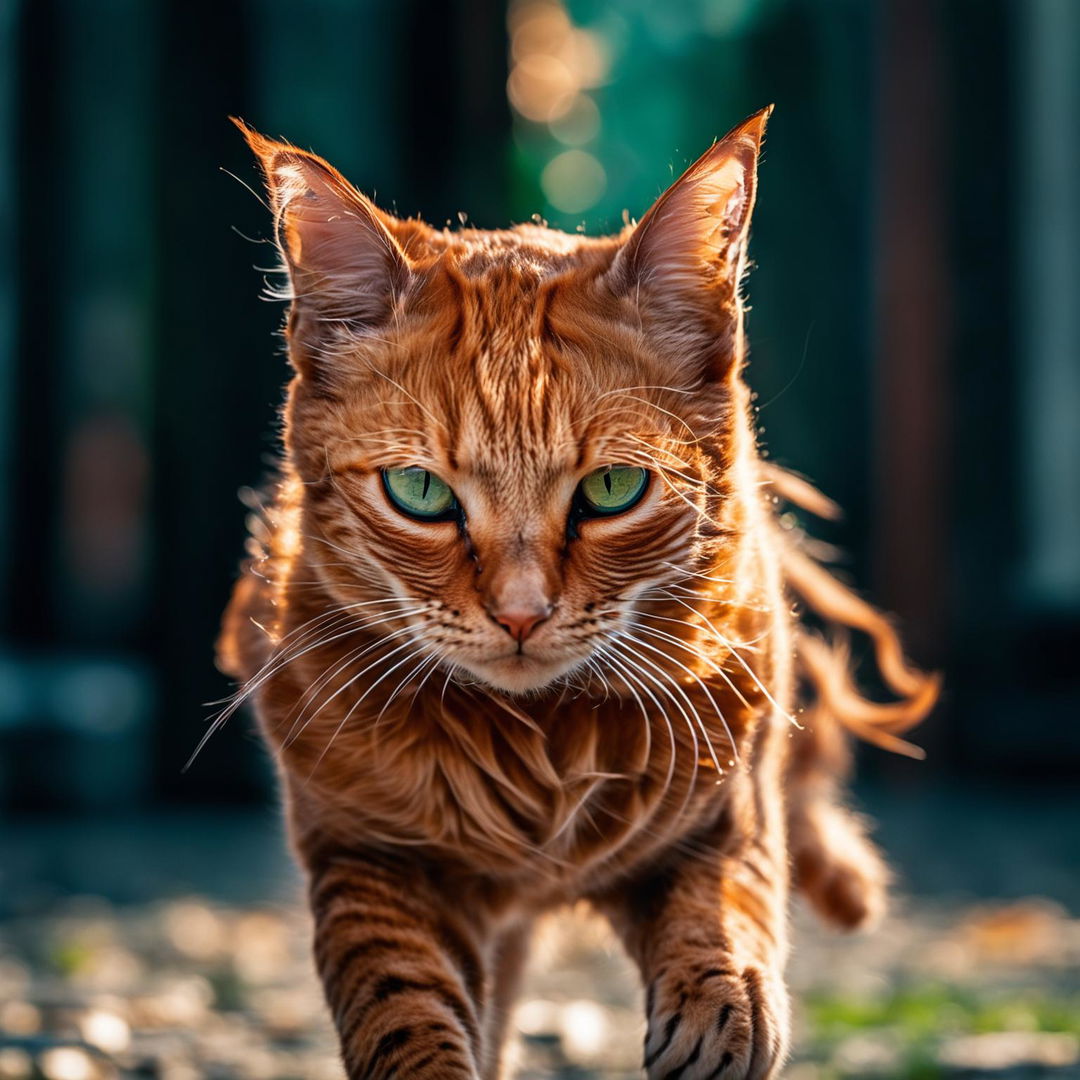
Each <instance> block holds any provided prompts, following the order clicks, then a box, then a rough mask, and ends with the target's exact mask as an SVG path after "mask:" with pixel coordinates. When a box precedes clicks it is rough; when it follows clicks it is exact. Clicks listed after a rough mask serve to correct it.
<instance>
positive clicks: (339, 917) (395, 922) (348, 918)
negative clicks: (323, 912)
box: [319, 908, 413, 940]
mask: <svg viewBox="0 0 1080 1080" xmlns="http://www.w3.org/2000/svg"><path fill="white" fill-rule="evenodd" d="M343 923H344V924H346V925H347V924H349V923H357V924H359V925H361V926H364V927H375V926H379V927H383V928H385V929H388V930H404V929H407V928H410V927H412V926H413V924H412V923H410V922H409V920H408V919H403V918H401V917H400V916H397V917H395V913H390V914H383V913H381V912H378V913H373V912H372V911H371V910H370V909H368V908H343V909H342V910H341V911H335V912H334V914H333V915H327V916H326V917H325V918H324V919H322V921H321V922H320V923H319V933H320V934H327V933H328V932H329V930H330V928H331V927H334V929H335V931H337V932H338V933H340V931H341V930H342V929H343V927H342V924H343ZM338 940H340V939H338Z"/></svg>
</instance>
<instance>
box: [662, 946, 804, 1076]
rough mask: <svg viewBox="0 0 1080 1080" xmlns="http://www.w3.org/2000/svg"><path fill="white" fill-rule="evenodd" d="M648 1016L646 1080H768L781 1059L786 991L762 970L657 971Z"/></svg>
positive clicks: (718, 966)
mask: <svg viewBox="0 0 1080 1080" xmlns="http://www.w3.org/2000/svg"><path fill="white" fill-rule="evenodd" d="M647 1012H648V1030H647V1032H646V1035H645V1061H644V1066H645V1070H646V1072H647V1073H648V1076H649V1080H766V1078H768V1077H771V1076H773V1075H775V1074H776V1072H777V1071H778V1070H779V1068H780V1066H781V1065H782V1064H783V1061H784V1058H785V1057H786V1055H787V1043H788V997H787V991H786V990H785V988H784V986H783V984H782V982H781V981H780V979H779V978H777V977H776V976H774V975H771V974H768V973H767V972H765V971H763V970H761V969H760V968H756V967H748V968H746V969H744V970H743V971H741V972H740V971H736V970H735V969H734V968H731V967H729V966H725V965H724V964H716V965H715V966H706V965H700V966H699V967H698V968H696V969H691V970H687V969H680V970H679V971H671V972H663V971H662V972H661V973H660V974H659V975H658V976H657V977H656V978H655V979H654V980H653V982H652V983H651V985H650V986H649V991H648V1001H647Z"/></svg>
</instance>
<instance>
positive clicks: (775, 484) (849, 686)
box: [765, 465, 941, 758]
mask: <svg viewBox="0 0 1080 1080" xmlns="http://www.w3.org/2000/svg"><path fill="white" fill-rule="evenodd" d="M765 479H766V482H767V484H768V485H769V486H770V487H771V488H772V490H773V491H774V492H775V493H776V494H777V495H779V496H780V497H781V498H783V499H786V500H787V501H788V502H790V503H792V504H793V505H795V506H798V507H800V508H802V509H804V510H807V511H808V512H810V513H813V514H816V515H817V516H819V517H825V518H835V517H837V516H838V514H839V510H838V508H837V507H836V504H835V503H833V502H832V501H831V500H829V499H827V498H826V497H825V496H824V495H822V494H821V493H820V492H819V491H818V490H817V489H816V488H815V487H813V486H812V485H811V484H809V483H807V482H806V481H805V480H803V479H802V478H801V477H798V476H796V475H795V474H794V473H790V472H788V471H787V470H785V469H781V468H779V467H778V466H776V465H766V466H765ZM783 569H784V577H785V580H786V582H787V585H788V588H789V590H790V591H791V592H792V594H794V596H795V597H796V598H797V599H798V600H800V601H801V602H802V603H803V604H805V606H806V607H807V609H809V610H810V611H812V612H813V613H814V614H815V615H817V616H818V617H819V618H820V619H821V620H822V621H823V622H824V623H825V624H826V626H827V627H829V628H830V631H831V632H830V634H829V636H827V637H826V636H824V635H820V634H818V633H815V632H814V631H813V630H811V629H809V628H807V627H805V626H803V627H800V628H799V630H798V633H797V636H796V642H795V649H796V657H797V660H798V665H799V670H800V672H801V674H802V675H803V677H804V678H805V680H806V682H807V684H808V685H809V687H810V688H811V690H812V692H813V694H814V697H815V699H816V706H817V707H818V708H820V709H822V710H823V711H825V712H827V713H829V714H830V715H831V716H833V717H834V718H835V719H836V720H837V721H838V722H839V723H841V724H842V725H843V726H844V727H845V728H847V729H848V730H849V731H851V732H852V733H853V734H855V735H858V736H859V737H860V738H862V739H865V740H866V741H867V742H872V743H875V744H876V745H878V746H881V747H884V748H885V749H887V750H892V751H893V752H895V753H898V754H905V755H907V756H908V757H915V758H921V757H923V756H924V755H923V751H922V750H921V749H920V748H919V747H917V746H914V745H912V744H911V743H909V742H907V741H906V740H904V739H902V738H900V736H901V735H902V734H903V733H904V732H906V731H908V730H910V729H911V728H913V727H914V726H915V725H916V724H918V723H919V722H920V721H921V720H923V719H924V718H925V717H926V715H927V714H928V713H929V712H930V710H931V709H932V708H933V707H934V704H935V702H936V701H937V699H938V696H939V694H940V691H941V678H940V676H939V675H938V674H936V673H929V674H928V673H926V672H923V671H920V670H918V669H917V668H914V667H912V666H911V665H910V664H909V663H908V661H907V660H906V659H905V657H904V650H903V647H902V645H901V644H900V638H899V636H898V635H897V633H896V630H895V629H894V628H893V627H892V625H891V624H890V623H889V621H888V619H887V618H886V617H885V616H884V615H883V614H882V613H881V612H880V611H878V610H877V609H876V608H873V607H871V606H870V605H869V604H868V603H866V601H864V600H862V599H860V598H859V597H858V596H857V595H856V594H855V593H854V592H853V591H852V590H851V589H849V588H848V587H847V586H845V585H844V584H842V583H841V582H840V581H838V580H837V579H836V578H835V577H833V576H832V574H830V573H829V572H828V570H826V569H825V567H823V566H822V565H821V563H819V562H818V561H817V560H816V559H814V558H813V557H812V556H811V555H810V554H808V553H807V551H806V550H805V548H804V547H803V546H801V545H799V544H798V543H792V542H786V543H784V545H783ZM852 630H857V631H859V632H861V633H863V634H866V635H867V637H869V638H870V640H871V642H872V643H873V647H874V658H875V661H876V663H877V667H878V670H879V672H880V673H881V678H882V680H883V682H884V683H885V685H886V687H887V688H888V689H889V690H890V691H892V692H893V693H894V694H895V695H896V696H897V698H899V700H897V701H893V702H889V703H887V704H882V703H879V702H874V701H871V700H870V699H869V698H867V697H865V696H864V695H863V694H862V693H861V692H860V691H859V690H858V688H857V687H856V686H855V682H854V680H853V678H852V673H851V660H850V655H849V650H848V646H847V635H848V634H849V633H850V631H852Z"/></svg>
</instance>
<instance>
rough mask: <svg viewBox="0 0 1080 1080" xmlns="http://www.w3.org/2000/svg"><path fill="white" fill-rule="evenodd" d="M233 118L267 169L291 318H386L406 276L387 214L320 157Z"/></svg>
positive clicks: (360, 321) (322, 322) (314, 328)
mask: <svg viewBox="0 0 1080 1080" xmlns="http://www.w3.org/2000/svg"><path fill="white" fill-rule="evenodd" d="M233 123H235V124H236V126H237V127H238V128H239V129H240V130H241V131H242V132H243V134H244V138H245V139H247V143H248V145H249V146H250V147H251V149H252V151H253V152H254V153H255V155H256V156H257V157H258V159H259V161H260V163H261V164H262V168H263V172H264V174H265V176H266V186H267V190H268V192H269V195H270V206H271V209H272V211H273V214H274V225H275V233H276V239H277V244H278V247H279V249H280V250H281V254H282V256H283V257H284V259H285V264H286V266H287V268H288V271H289V280H290V284H291V286H292V289H291V297H292V300H293V312H294V317H293V325H295V324H296V323H298V322H299V323H300V324H301V329H303V330H304V331H305V335H304V336H305V337H311V336H313V335H318V333H319V331H320V328H322V329H323V330H325V329H326V324H330V323H345V324H349V325H352V326H354V327H363V326H372V325H377V324H378V323H380V322H383V321H384V320H386V319H387V318H388V317H389V315H390V313H391V311H392V309H393V306H394V300H395V296H396V295H397V294H398V293H399V292H400V291H401V289H402V288H404V286H405V285H406V284H407V282H408V279H409V265H408V261H407V259H406V257H405V254H404V253H403V252H402V250H401V247H400V246H399V245H398V242H397V240H395V239H394V236H393V234H392V233H391V231H390V228H389V227H388V215H385V214H384V213H383V212H382V211H381V210H380V209H379V208H378V207H377V206H375V204H374V203H372V202H371V201H370V200H369V199H367V198H365V197H364V196H363V195H361V194H360V192H359V191H357V190H356V189H355V188H354V187H353V186H352V185H351V184H350V183H349V182H348V181H347V180H346V179H345V178H344V177H343V176H342V175H341V174H340V173H339V172H338V171H337V170H336V169H335V168H334V167H333V166H331V165H329V164H328V163H327V162H325V161H323V159H322V158H320V157H318V156H316V155H315V154H311V153H308V152H307V151H304V150H300V149H298V148H297V147H295V146H290V145H289V144H288V143H281V142H276V141H274V140H273V139H268V138H266V137H265V136H263V135H260V134H259V133H258V132H256V131H254V130H252V129H251V128H249V127H248V126H247V125H246V124H244V123H243V122H242V121H239V120H234V121H233ZM297 316H299V318H298V317H297Z"/></svg>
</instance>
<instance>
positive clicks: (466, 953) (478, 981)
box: [439, 924, 484, 1009]
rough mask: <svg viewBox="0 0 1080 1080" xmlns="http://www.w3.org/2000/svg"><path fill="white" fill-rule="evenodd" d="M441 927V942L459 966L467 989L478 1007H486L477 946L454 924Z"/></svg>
mask: <svg viewBox="0 0 1080 1080" xmlns="http://www.w3.org/2000/svg"><path fill="white" fill-rule="evenodd" d="M439 929H440V931H441V932H442V933H441V939H442V940H441V944H442V945H443V946H444V947H445V949H446V951H447V952H448V953H449V954H450V959H451V960H452V961H453V962H454V965H455V966H456V967H457V969H458V972H459V974H460V975H461V978H462V981H463V982H464V983H465V989H466V990H467V991H468V992H469V996H470V997H471V998H472V999H473V1001H474V1002H476V1007H477V1008H478V1009H482V1008H483V1007H484V1002H483V998H484V972H483V968H482V966H481V963H480V957H479V955H478V953H477V951H476V948H475V946H473V945H472V943H471V942H469V941H468V940H467V939H466V937H465V936H464V935H463V934H462V933H461V932H460V931H458V930H456V929H455V928H454V927H452V926H449V925H446V924H444V925H442V926H440V927H439Z"/></svg>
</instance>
